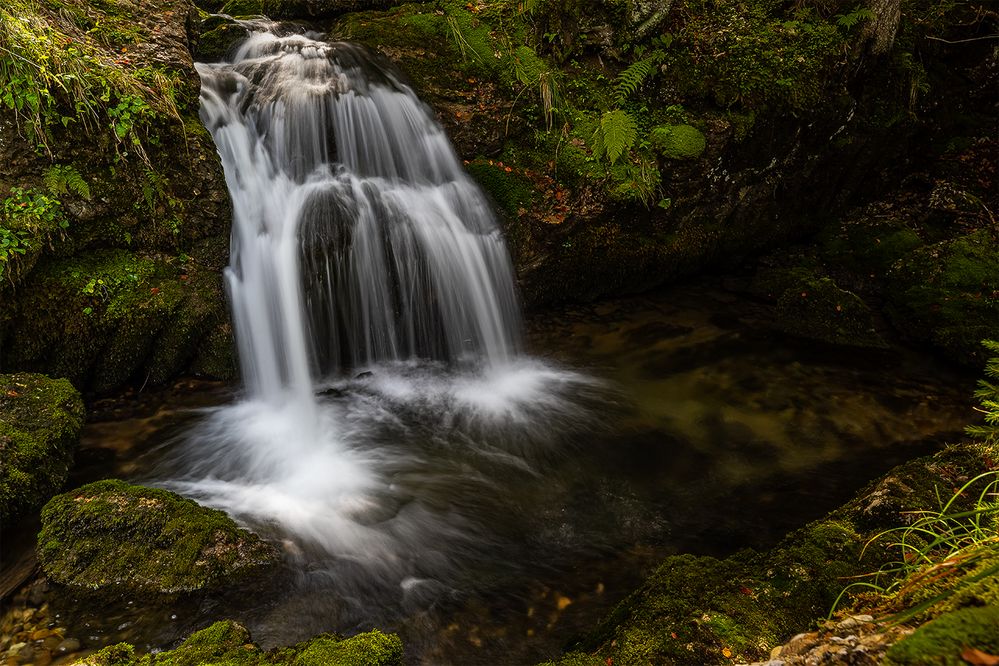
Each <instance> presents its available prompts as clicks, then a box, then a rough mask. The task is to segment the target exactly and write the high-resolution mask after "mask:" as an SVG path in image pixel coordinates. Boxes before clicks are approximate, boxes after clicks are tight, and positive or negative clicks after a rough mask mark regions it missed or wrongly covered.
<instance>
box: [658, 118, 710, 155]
mask: <svg viewBox="0 0 999 666" xmlns="http://www.w3.org/2000/svg"><path fill="white" fill-rule="evenodd" d="M649 141H650V142H651V143H652V147H653V148H655V150H656V151H657V152H658V153H659V154H660V155H662V156H663V157H665V158H667V159H673V160H684V159H691V158H694V157H700V156H701V154H702V153H703V152H704V149H705V148H706V147H707V145H708V143H707V139H705V138H704V134H702V133H701V131H700V130H699V129H697V128H696V127H693V126H691V125H662V126H660V127H656V128H655V129H653V130H652V133H651V134H650V135H649Z"/></svg>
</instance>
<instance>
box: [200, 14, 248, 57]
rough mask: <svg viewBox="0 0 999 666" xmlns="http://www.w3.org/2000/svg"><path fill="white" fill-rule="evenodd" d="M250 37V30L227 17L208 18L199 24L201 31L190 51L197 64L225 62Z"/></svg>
mask: <svg viewBox="0 0 999 666" xmlns="http://www.w3.org/2000/svg"><path fill="white" fill-rule="evenodd" d="M249 36H250V30H249V29H248V28H247V27H246V26H244V25H242V24H240V23H239V22H238V21H235V20H233V19H231V18H229V17H227V16H219V15H214V16H209V17H208V18H206V19H205V20H204V21H202V22H201V31H200V32H199V33H198V35H197V39H196V40H195V41H194V44H193V47H192V49H191V51H192V53H193V55H194V58H195V60H198V61H199V62H218V61H220V60H225V59H226V58H227V57H228V56H229V55H231V54H232V52H233V51H234V50H235V49H236V46H238V45H239V44H240V43H241V42H243V41H244V40H246V38H247V37H249Z"/></svg>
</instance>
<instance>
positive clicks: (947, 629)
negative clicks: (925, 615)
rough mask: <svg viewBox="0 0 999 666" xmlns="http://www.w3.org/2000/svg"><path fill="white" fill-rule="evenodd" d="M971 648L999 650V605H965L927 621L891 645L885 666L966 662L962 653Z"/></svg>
mask: <svg viewBox="0 0 999 666" xmlns="http://www.w3.org/2000/svg"><path fill="white" fill-rule="evenodd" d="M969 649H974V650H979V651H981V652H984V653H986V654H990V655H996V654H999V605H991V606H974V607H969V608H962V609H960V610H956V611H954V612H951V613H947V614H946V615H942V616H940V617H938V618H937V619H935V620H933V621H931V622H927V623H926V624H924V625H923V626H921V627H919V629H917V630H916V631H915V633H913V634H912V635H910V636H907V637H906V638H904V639H903V640H901V641H899V642H898V643H896V644H895V645H893V646H891V648H889V650H888V654H887V655H886V656H885V661H884V663H885V664H886V666H917V665H918V666H933V665H937V664H938V665H939V666H952V665H953V666H964V665H966V664H968V663H969V660H966V659H963V658H962V656H961V655H962V653H963V652H965V650H969ZM970 663H974V662H970ZM981 663H985V662H981Z"/></svg>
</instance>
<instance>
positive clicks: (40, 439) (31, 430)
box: [0, 373, 84, 524]
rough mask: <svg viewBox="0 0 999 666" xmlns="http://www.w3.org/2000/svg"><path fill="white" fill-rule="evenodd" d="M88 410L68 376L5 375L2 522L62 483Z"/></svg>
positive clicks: (0, 419) (0, 411) (1, 386)
mask: <svg viewBox="0 0 999 666" xmlns="http://www.w3.org/2000/svg"><path fill="white" fill-rule="evenodd" d="M83 415H84V410H83V400H82V399H81V398H80V394H79V393H78V392H77V391H76V389H75V388H73V385H72V384H70V383H69V382H68V381H66V380H65V379H50V378H48V377H45V376H44V375H36V374H28V373H18V374H13V375H0V461H2V463H0V524H4V523H7V522H8V521H9V520H11V519H13V518H16V517H17V516H19V515H20V514H22V513H23V512H25V511H27V510H30V509H34V508H36V507H39V506H41V505H42V504H43V503H44V502H45V501H46V500H48V499H49V498H50V497H52V495H54V494H55V493H57V492H58V491H59V490H60V488H62V485H63V483H65V482H66V477H67V475H68V473H69V469H70V467H71V466H72V463H73V454H74V452H75V450H76V445H77V442H78V441H79V437H80V428H82V427H83Z"/></svg>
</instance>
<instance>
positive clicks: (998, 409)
mask: <svg viewBox="0 0 999 666" xmlns="http://www.w3.org/2000/svg"><path fill="white" fill-rule="evenodd" d="M982 344H983V345H984V346H985V348H986V349H988V350H989V352H991V353H992V354H994V356H992V357H991V358H989V360H988V362H986V364H985V378H984V379H980V380H978V389H977V390H976V391H975V397H976V398H977V399H978V401H979V403H980V404H981V407H976V408H975V409H977V410H978V411H980V412H982V414H984V415H985V421H984V423H982V424H981V425H973V426H968V428H967V429H966V430H967V433H968V434H969V435H971V436H972V437H977V438H979V439H981V440H982V441H984V442H985V443H986V444H999V341H996V340H982Z"/></svg>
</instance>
